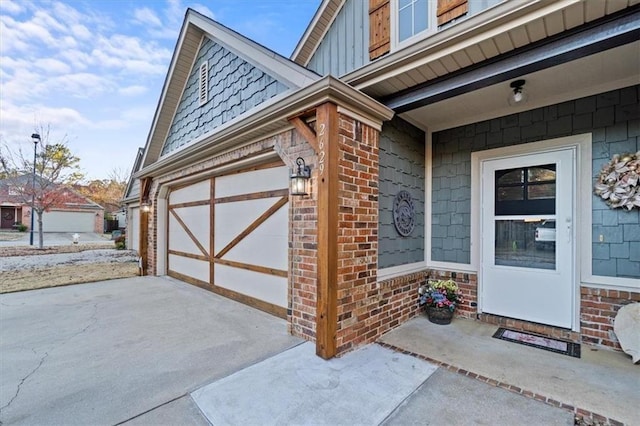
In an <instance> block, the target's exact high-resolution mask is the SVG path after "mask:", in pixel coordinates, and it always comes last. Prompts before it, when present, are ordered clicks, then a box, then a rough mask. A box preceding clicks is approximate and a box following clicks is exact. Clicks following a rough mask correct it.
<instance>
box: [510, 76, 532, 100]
mask: <svg viewBox="0 0 640 426" xmlns="http://www.w3.org/2000/svg"><path fill="white" fill-rule="evenodd" d="M525 83H526V81H525V80H515V81H512V82H511V84H510V85H509V86H510V87H511V89H512V90H513V93H511V94H510V95H509V99H508V101H509V105H511V106H516V105H521V104H524V103H525V102H527V99H529V95H528V94H527V92H526V91H525V90H524V84H525Z"/></svg>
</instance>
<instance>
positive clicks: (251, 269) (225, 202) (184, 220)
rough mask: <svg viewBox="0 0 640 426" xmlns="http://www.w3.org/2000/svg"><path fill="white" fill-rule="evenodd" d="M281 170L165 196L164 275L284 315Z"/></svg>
mask: <svg viewBox="0 0 640 426" xmlns="http://www.w3.org/2000/svg"><path fill="white" fill-rule="evenodd" d="M287 184H288V170H287V168H286V167H270V168H263V169H259V170H251V171H245V172H242V173H234V174H229V175H225V176H218V177H213V178H210V179H206V180H203V181H200V182H197V183H194V184H190V185H188V186H183V187H179V188H173V189H172V190H171V192H170V194H169V214H168V228H169V229H168V251H167V253H168V262H167V264H168V274H169V275H170V276H172V277H175V278H178V279H180V280H183V281H186V282H189V283H191V284H195V285H198V286H201V287H205V288H208V289H210V290H213V291H215V292H216V293H219V294H222V295H224V296H227V297H230V298H233V299H236V300H239V301H241V302H243V303H247V304H249V305H252V306H255V307H257V308H259V309H262V310H265V311H267V312H271V313H273V314H276V315H278V316H281V317H284V316H286V307H287V265H288V217H289V216H288V205H289V191H288V187H287V186H288V185H287Z"/></svg>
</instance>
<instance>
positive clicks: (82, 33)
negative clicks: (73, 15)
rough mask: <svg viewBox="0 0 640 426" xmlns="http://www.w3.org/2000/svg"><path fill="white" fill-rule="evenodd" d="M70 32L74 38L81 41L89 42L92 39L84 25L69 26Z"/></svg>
mask: <svg viewBox="0 0 640 426" xmlns="http://www.w3.org/2000/svg"><path fill="white" fill-rule="evenodd" d="M71 32H72V33H73V35H74V36H76V37H78V38H81V39H83V40H89V39H90V38H91V37H92V34H91V31H89V29H88V28H87V27H85V26H84V25H80V24H75V25H72V26H71Z"/></svg>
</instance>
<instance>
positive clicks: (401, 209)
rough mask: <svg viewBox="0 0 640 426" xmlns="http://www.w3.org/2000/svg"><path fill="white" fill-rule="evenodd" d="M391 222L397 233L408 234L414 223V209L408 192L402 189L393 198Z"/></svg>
mask: <svg viewBox="0 0 640 426" xmlns="http://www.w3.org/2000/svg"><path fill="white" fill-rule="evenodd" d="M393 223H394V225H395V226H396V230H397V231H398V234H400V235H402V236H403V237H406V236H408V235H409V234H411V231H413V228H414V227H415V225H416V211H415V208H414V206H413V200H412V199H411V194H409V192H407V191H405V190H402V191H400V192H398V193H397V194H396V197H395V198H394V200H393Z"/></svg>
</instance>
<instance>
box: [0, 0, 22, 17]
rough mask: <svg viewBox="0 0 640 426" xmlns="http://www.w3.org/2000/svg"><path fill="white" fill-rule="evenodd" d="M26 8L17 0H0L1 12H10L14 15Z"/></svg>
mask: <svg viewBox="0 0 640 426" xmlns="http://www.w3.org/2000/svg"><path fill="white" fill-rule="evenodd" d="M23 10H24V9H23V8H22V6H20V5H19V4H18V3H17V2H14V1H12V0H2V1H0V12H2V13H9V14H12V15H17V14H19V13H21V12H22V11H23Z"/></svg>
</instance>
